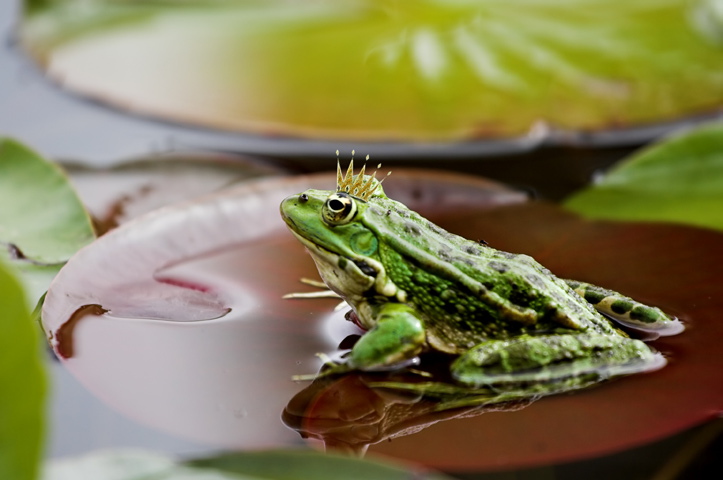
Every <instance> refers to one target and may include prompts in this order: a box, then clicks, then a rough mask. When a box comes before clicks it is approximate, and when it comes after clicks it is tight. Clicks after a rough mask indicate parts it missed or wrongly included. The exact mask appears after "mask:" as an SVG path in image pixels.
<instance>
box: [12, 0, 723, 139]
mask: <svg viewBox="0 0 723 480" xmlns="http://www.w3.org/2000/svg"><path fill="white" fill-rule="evenodd" d="M27 4H28V8H27V9H26V13H25V16H24V19H23V22H22V24H21V25H20V29H19V33H20V39H21V42H22V45H23V46H24V47H25V49H26V50H27V51H29V52H30V53H31V55H32V56H33V57H34V58H35V59H36V60H37V61H38V62H39V63H40V64H41V65H42V66H43V67H44V68H45V69H46V70H47V72H48V74H49V75H50V76H51V77H52V78H54V79H56V80H58V81H59V82H61V83H62V85H63V86H64V87H66V88H69V89H72V90H73V91H76V92H81V93H82V94H84V95H86V96H89V97H92V98H95V99H98V100H101V101H103V102H105V103H108V104H112V105H115V106H118V107H120V108H123V109H126V110H129V111H132V112H140V113H143V114H149V115H153V116H156V117H160V118H164V119H171V120H174V121H183V122H188V123H192V124H195V125H201V126H207V127H215V128H220V129H228V130H235V131H244V132H254V133H261V134H266V135H274V136H277V135H285V136H297V137H307V138H324V139H347V140H372V141H380V140H397V141H410V140H412V141H450V140H470V139H479V138H487V139H489V138H510V137H521V136H526V135H528V134H530V135H529V136H530V137H535V138H538V137H540V133H542V134H543V136H546V134H547V133H548V132H547V130H548V129H547V128H545V127H543V128H542V129H540V128H537V127H536V125H537V126H538V127H539V126H541V125H549V126H552V128H553V129H559V130H562V132H561V133H562V134H561V135H559V139H561V140H562V141H565V140H569V138H570V137H571V136H574V135H571V132H594V131H599V130H605V129H619V128H621V127H622V128H624V127H630V126H638V127H639V126H648V125H650V124H651V123H656V122H668V121H671V120H676V119H680V118H682V117H685V116H688V115H694V114H706V113H712V112H716V111H719V109H720V104H721V100H723V77H721V75H720V68H719V66H720V65H721V63H723V48H721V41H720V37H721V34H720V32H721V20H720V14H719V9H718V7H717V5H718V3H717V2H716V1H715V0H697V1H692V2H691V1H687V0H667V1H660V2H640V1H632V2H631V1H627V0H587V1H585V2H560V1H557V0H546V1H535V2H530V1H517V2H509V1H493V2H489V1H488V2H460V1H456V2H438V1H417V2H396V1H389V0H363V1H357V0H323V1H316V2H312V3H308V2H288V1H285V0H274V1H265V2H257V1H248V0H237V1H224V2H217V1H207V2H201V1H197V2H182V1H176V2H140V1H124V2H118V1H108V0H107V1H93V2H87V1H82V0H65V1H48V2H39V1H31V0H28V1H27ZM530 132H534V133H530Z"/></svg>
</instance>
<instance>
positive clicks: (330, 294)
mask: <svg viewBox="0 0 723 480" xmlns="http://www.w3.org/2000/svg"><path fill="white" fill-rule="evenodd" d="M299 281H300V282H301V283H303V284H304V285H310V286H312V287H315V288H320V289H322V290H319V291H316V292H292V293H287V294H286V295H284V296H282V297H281V298H283V299H289V298H307V299H308V298H341V297H340V296H339V294H338V293H336V292H334V291H332V290H330V289H329V287H327V286H326V284H325V283H324V282H320V281H319V280H312V279H310V278H301V279H300V280H299ZM346 305H347V303H346V302H344V301H342V302H341V303H339V304H338V305H337V306H336V307H334V311H337V310H341V309H343V308H344V307H345V306H346Z"/></svg>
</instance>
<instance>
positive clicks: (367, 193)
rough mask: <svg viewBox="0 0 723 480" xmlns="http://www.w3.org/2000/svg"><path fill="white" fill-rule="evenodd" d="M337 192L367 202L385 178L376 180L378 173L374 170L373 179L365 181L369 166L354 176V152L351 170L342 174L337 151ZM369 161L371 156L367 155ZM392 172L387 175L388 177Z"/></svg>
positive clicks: (348, 169)
mask: <svg viewBox="0 0 723 480" xmlns="http://www.w3.org/2000/svg"><path fill="white" fill-rule="evenodd" d="M336 157H337V158H336V191H337V192H346V193H348V194H349V195H351V196H352V197H356V198H360V199H362V200H364V201H365V202H366V201H367V200H369V198H370V197H371V196H372V194H374V192H375V191H376V189H377V188H379V185H381V184H382V182H383V181H384V178H382V179H381V180H379V181H375V180H376V176H377V171H376V170H374V173H372V175H371V177H369V179H368V180H367V181H364V172H365V171H366V168H367V165H366V163H364V166H363V167H362V169H361V172H359V174H358V175H356V176H354V150H352V151H351V161H350V162H349V168H347V170H346V175H344V176H342V174H341V165H340V164H339V150H337V151H336ZM366 159H367V161H368V160H369V155H367V158H366ZM381 167H382V164H381V163H380V164H379V165H377V169H379V168H381ZM391 173H392V172H389V173H387V177H388V176H389V175H391Z"/></svg>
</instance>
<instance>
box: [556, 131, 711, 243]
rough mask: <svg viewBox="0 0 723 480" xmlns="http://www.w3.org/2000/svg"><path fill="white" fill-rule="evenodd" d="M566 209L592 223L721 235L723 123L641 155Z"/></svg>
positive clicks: (578, 196)
mask: <svg viewBox="0 0 723 480" xmlns="http://www.w3.org/2000/svg"><path fill="white" fill-rule="evenodd" d="M565 205H566V207H567V208H569V209H571V210H572V211H575V212H578V213H580V214H582V215H585V216H587V217H590V218H597V219H606V220H633V221H634V220H642V221H664V222H675V223H682V224H687V225H695V226H699V227H708V228H714V229H718V230H723V124H722V123H711V124H709V125H707V126H704V127H702V128H698V129H695V130H692V131H688V132H684V133H681V134H678V135H676V136H675V137H672V138H670V139H667V140H665V141H663V142H660V143H658V144H657V145H654V146H651V147H648V148H646V149H644V150H642V151H640V152H638V153H637V154H635V155H633V156H632V157H631V158H629V159H628V160H626V161H624V162H621V163H620V164H618V165H616V166H615V168H613V169H612V170H611V171H610V172H608V173H607V174H606V175H605V176H604V177H602V178H601V179H600V181H598V182H596V183H595V184H593V185H591V186H589V187H587V188H585V189H584V190H583V191H581V192H579V193H577V194H575V195H573V196H572V197H571V198H569V199H567V200H566V202H565Z"/></svg>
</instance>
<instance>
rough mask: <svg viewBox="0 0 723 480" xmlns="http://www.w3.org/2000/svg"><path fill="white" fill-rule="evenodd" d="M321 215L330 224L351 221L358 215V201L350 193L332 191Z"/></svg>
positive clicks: (341, 223)
mask: <svg viewBox="0 0 723 480" xmlns="http://www.w3.org/2000/svg"><path fill="white" fill-rule="evenodd" d="M321 215H322V217H323V218H324V221H326V223H328V224H330V225H343V224H345V223H349V222H351V220H352V218H354V215H356V202H354V199H353V198H351V196H349V194H348V193H344V192H336V193H332V194H331V195H329V198H327V199H326V202H324V206H323V207H322V209H321Z"/></svg>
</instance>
